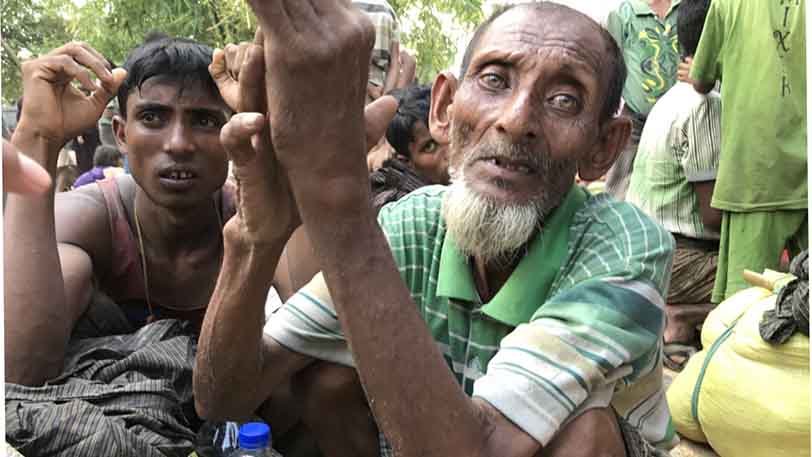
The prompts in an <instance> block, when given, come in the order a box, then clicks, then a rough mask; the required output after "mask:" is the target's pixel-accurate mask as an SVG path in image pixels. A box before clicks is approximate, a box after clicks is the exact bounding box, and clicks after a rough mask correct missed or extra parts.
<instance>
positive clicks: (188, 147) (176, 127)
mask: <svg viewBox="0 0 812 457" xmlns="http://www.w3.org/2000/svg"><path fill="white" fill-rule="evenodd" d="M164 150H165V151H166V152H168V153H169V154H188V153H191V152H193V151H194V150H195V143H194V138H193V136H192V129H191V127H189V126H187V125H186V124H185V123H184V122H181V121H179V120H178V121H175V122H172V124H171V125H170V127H169V131H168V132H167V136H166V139H165V140H164Z"/></svg>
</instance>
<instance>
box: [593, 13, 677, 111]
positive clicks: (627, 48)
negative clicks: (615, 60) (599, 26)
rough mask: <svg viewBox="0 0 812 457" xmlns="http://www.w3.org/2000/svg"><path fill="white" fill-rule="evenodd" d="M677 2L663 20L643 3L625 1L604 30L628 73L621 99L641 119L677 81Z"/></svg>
mask: <svg viewBox="0 0 812 457" xmlns="http://www.w3.org/2000/svg"><path fill="white" fill-rule="evenodd" d="M679 3H680V0H673V1H672V2H671V7H670V8H669V10H668V13H667V14H666V16H665V18H664V19H660V17H659V16H657V14H656V13H654V11H652V10H651V7H649V6H648V4H647V3H646V2H645V1H643V0H626V1H624V2H623V3H621V4H620V6H618V8H617V10H615V11H612V12H611V13H609V19H608V20H607V24H606V27H607V28H608V29H609V33H611V34H612V36H613V37H614V38H615V41H617V44H618V46H619V47H620V50H621V52H622V53H623V59H624V60H625V61H626V69H627V71H628V76H627V77H626V85H625V86H624V87H623V100H624V101H625V102H626V105H627V106H628V107H629V108H630V109H631V110H632V111H634V112H636V113H638V114H641V115H643V116H646V115H648V113H649V111H651V108H652V107H653V106H654V104H655V103H656V102H657V100H658V99H659V98H660V97H661V96H662V95H663V94H665V93H666V92H667V91H668V89H670V88H671V86H673V85H674V83H675V82H676V81H677V66H679V62H680V46H679V42H678V41H677V12H678V6H679Z"/></svg>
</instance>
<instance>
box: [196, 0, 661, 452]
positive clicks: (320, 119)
mask: <svg viewBox="0 0 812 457" xmlns="http://www.w3.org/2000/svg"><path fill="white" fill-rule="evenodd" d="M348 3H349V2H342V1H335V0H307V1H304V0H279V1H273V2H260V1H259V0H256V1H254V2H252V7H253V8H254V11H255V13H256V14H257V17H258V22H259V24H260V26H261V28H262V30H263V31H264V33H265V40H264V42H263V49H264V59H265V64H266V65H265V67H264V68H266V75H265V80H264V81H265V83H266V84H267V87H268V88H269V89H270V88H273V90H268V91H267V101H268V105H267V106H268V111H267V113H265V114H264V115H261V114H247V113H246V114H241V115H238V116H236V117H235V118H234V119H232V121H231V122H230V123H229V125H227V126H226V127H225V128H224V130H223V131H224V135H225V136H226V137H228V136H233V137H235V138H236V137H240V138H242V140H239V138H237V139H234V140H233V141H224V144H227V145H228V144H231V145H233V147H232V148H228V147H227V149H229V150H230V153H231V154H232V155H236V156H239V157H243V158H245V157H249V158H251V159H250V160H238V161H237V163H238V164H239V163H241V164H242V165H239V166H242V167H245V169H244V170H243V172H244V175H243V179H242V180H241V195H242V196H243V202H242V203H241V211H240V212H239V213H238V215H237V216H235V218H234V219H233V220H232V221H231V222H230V223H229V225H228V226H227V227H226V230H225V232H226V235H225V239H226V249H225V254H224V260H223V264H224V265H223V269H222V273H221V275H220V278H219V280H218V284H217V288H216V291H215V293H214V295H213V297H212V302H211V303H210V305H209V308H208V311H207V315H206V320H205V323H204V326H203V331H202V334H201V336H200V346H199V352H198V355H197V366H196V371H195V397H196V401H197V403H196V404H197V408H198V411H199V413H200V414H201V415H202V416H204V417H208V418H210V419H226V418H238V417H243V416H246V415H249V414H250V413H251V412H253V411H254V410H256V408H257V407H258V406H259V405H260V404H261V403H263V402H264V401H265V400H266V399H267V398H268V397H269V395H270V394H271V393H272V391H273V389H274V386H277V385H279V384H280V383H282V382H284V381H287V380H290V379H291V378H293V377H294V376H296V378H295V379H297V381H296V383H295V386H297V388H298V389H299V390H301V391H303V392H305V393H306V394H307V395H305V396H304V397H303V398H304V400H303V401H304V403H303V408H304V409H306V410H312V409H313V408H315V410H316V411H318V413H319V414H318V416H319V417H318V418H317V419H316V422H320V423H322V424H324V423H327V422H331V423H332V424H333V425H334V426H335V427H336V428H334V429H332V430H333V432H332V433H333V439H332V440H327V441H325V440H323V436H317V439H319V440H320V441H319V442H320V443H322V450H323V451H324V453H325V455H328V456H332V455H398V456H415V457H418V456H419V457H423V456H461V457H462V456H464V457H469V456H500V457H519V456H527V457H531V456H568V457H573V456H576V457H577V456H597V455H601V456H660V455H667V453H666V452H665V449H667V448H669V447H671V446H673V445H674V444H675V442H676V440H677V439H676V437H675V434H674V431H673V429H672V428H671V425H670V417H669V412H668V407H667V405H666V403H665V398H664V395H663V388H662V375H661V341H662V333H663V328H664V324H665V314H664V311H663V306H664V304H663V296H664V294H665V292H666V289H667V287H668V281H669V274H670V270H671V257H672V251H673V240H672V238H671V236H670V235H669V234H668V232H666V231H665V230H664V229H662V228H661V227H659V226H658V225H657V224H655V223H654V222H653V221H651V220H650V219H649V218H648V217H646V216H645V215H644V214H643V213H642V212H640V211H639V210H637V209H635V207H633V206H632V205H629V204H626V203H620V202H617V201H614V200H613V199H612V198H611V197H609V196H606V195H598V196H590V195H588V194H587V193H585V192H584V191H583V190H582V189H580V188H579V187H578V186H575V185H574V178H575V174H576V172H578V173H579V174H580V175H581V176H582V177H584V178H585V179H590V178H597V177H599V176H601V175H602V174H603V173H604V172H605V171H606V170H607V169H608V168H609V167H610V166H611V165H612V163H613V161H614V160H615V158H616V157H617V155H618V153H619V152H620V151H621V150H622V149H623V147H624V145H625V143H626V141H627V139H628V137H629V134H630V128H631V125H630V121H629V120H628V119H625V118H622V117H615V116H614V113H615V112H616V111H617V108H618V105H619V102H620V93H621V90H622V87H623V83H624V79H625V67H624V63H623V58H622V56H621V54H620V51H619V49H618V47H617V45H616V43H615V42H614V40H613V39H612V38H611V36H610V35H609V34H608V33H607V32H606V31H605V30H604V29H602V28H601V27H600V26H599V25H598V24H597V23H595V22H594V21H592V20H591V19H589V18H588V17H586V16H584V15H583V14H581V13H578V12H576V11H574V10H572V9H569V8H567V7H563V6H561V5H557V4H554V3H546V2H545V3H532V4H523V5H519V6H515V7H513V8H510V9H508V10H506V11H503V12H501V13H499V14H498V15H497V16H495V17H493V18H491V19H489V20H487V21H486V22H484V23H483V24H482V25H480V27H479V28H478V29H477V31H476V33H475V35H474V37H473V39H472V40H471V43H470V44H469V46H468V48H467V51H466V53H465V58H464V63H463V68H462V71H461V72H460V74H461V75H462V76H461V79H459V80H457V79H456V78H455V77H454V76H453V75H451V74H450V73H443V74H440V75H438V76H437V78H436V79H435V81H434V85H433V89H432V99H431V112H430V119H429V124H430V125H429V127H430V129H431V133H432V137H434V138H435V139H437V140H438V141H441V142H444V143H446V144H448V145H449V155H450V164H451V167H452V170H451V171H452V173H451V175H452V180H453V183H452V184H451V186H449V187H443V186H430V187H426V188H422V189H420V190H418V191H415V192H413V193H412V194H410V195H408V196H406V197H404V198H402V199H401V200H399V201H398V202H395V203H393V204H390V205H388V206H386V207H384V208H383V209H382V210H381V212H380V213H379V215H378V217H377V220H376V218H375V216H374V214H373V211H372V208H371V206H370V204H369V188H368V184H367V177H366V172H365V166H364V163H363V147H364V144H363V142H364V139H363V131H364V129H363V117H362V109H363V99H364V93H363V88H364V87H365V84H364V83H365V78H366V65H365V63H366V62H368V60H369V49H370V47H371V34H370V30H369V26H368V24H365V23H364V21H363V18H362V17H361V16H360V13H358V12H357V11H356V10H353V9H351V8H350V7H349V5H348ZM303 88H307V90H303ZM336 88H342V89H343V90H336ZM266 117H267V118H269V119H266ZM265 122H269V123H270V126H271V127H270V131H271V134H270V143H271V144H272V145H273V148H270V147H268V148H264V149H261V150H255V149H254V147H257V146H258V145H260V144H261V142H258V141H247V140H245V138H247V137H249V136H251V135H254V134H258V133H260V132H261V131H263V130H262V129H265V130H264V131H267V129H266V127H267V125H268V124H266V123H265ZM240 145H241V146H240ZM263 158H265V159H264V160H269V162H268V165H267V166H258V165H257V164H258V163H259V162H257V163H254V162H252V161H256V160H263ZM276 164H278V165H280V166H276ZM239 166H238V168H239ZM269 170H270V171H271V172H269ZM249 178H250V179H249ZM288 189H289V190H288ZM263 192H266V193H267V192H273V194H263ZM288 192H289V193H288ZM263 195H275V196H276V198H275V199H272V198H263ZM284 195H290V200H284V198H282V197H280V196H284ZM294 209H295V210H296V214H297V216H300V217H301V220H302V222H303V224H304V227H305V229H306V231H307V234H308V236H309V237H310V239H311V241H312V243H313V245H314V247H315V252H316V253H317V255H318V257H319V261H320V263H321V267H322V272H321V273H319V274H318V275H316V276H315V277H314V278H313V279H312V281H311V282H310V283H309V284H307V285H306V286H305V287H304V288H303V289H302V290H301V291H299V292H298V293H297V294H295V295H294V296H293V297H292V298H291V299H290V300H289V301H288V302H287V303H286V304H285V305H284V306H283V308H281V309H280V310H279V311H278V312H277V313H276V314H274V315H273V317H271V319H270V320H269V321H268V322H267V324H263V297H264V292H265V290H266V289H267V287H268V285H269V284H270V281H271V278H272V276H273V271H272V270H273V269H272V268H269V266H273V265H276V262H277V261H278V258H279V252H280V251H281V249H282V246H283V245H284V242H285V240H286V238H285V237H286V236H287V235H288V234H289V233H288V231H287V230H285V229H284V228H279V227H275V226H274V225H273V220H272V219H271V220H269V218H267V217H261V215H262V214H274V213H280V212H290V211H292V210H294ZM288 219H289V218H284V220H288ZM263 325H264V326H263ZM324 361H329V362H331V363H332V364H338V365H343V366H344V367H346V368H345V370H347V371H350V372H352V373H357V379H358V380H360V384H361V386H363V390H361V389H360V388H357V387H358V386H357V381H354V382H355V383H356V388H357V390H356V391H354V392H355V394H353V393H352V392H353V391H352V389H344V390H342V386H336V385H335V383H331V382H329V380H327V381H325V376H326V375H325V374H324V372H323V371H321V370H319V369H316V368H317V367H318V366H319V365H320V364H324V363H325V362H324ZM314 369H315V372H314V371H313V370H314ZM345 379H346V378H345ZM351 379H353V380H355V378H351ZM331 389H332V393H334V394H336V393H342V392H343V393H345V394H346V396H345V397H344V401H343V402H341V401H338V402H325V403H320V401H319V400H320V399H323V398H329V397H330V396H329V395H324V391H325V390H326V391H328V393H330V392H329V391H330V390H331ZM353 395H355V396H353ZM314 399H315V400H314ZM333 400H335V396H334V397H333ZM353 401H355V402H360V403H362V404H363V408H360V409H358V408H354V407H351V406H348V405H349V404H350V403H352V402H353ZM336 404H341V405H342V406H340V407H339V406H334V405H336ZM367 408H368V409H367ZM370 410H371V412H372V416H370V415H369V414H368V411H370ZM373 419H374V422H373ZM314 430H316V433H317V435H319V434H320V432H319V431H318V427H316V428H314ZM336 430H337V431H336ZM325 433H326V432H325ZM379 433H380V435H379ZM379 437H380V443H381V446H380V449H379V448H378V442H379V441H378V438H379ZM328 441H329V443H330V445H329V446H327V445H325V444H324V443H325V442H328ZM389 443H391V446H390V444H389Z"/></svg>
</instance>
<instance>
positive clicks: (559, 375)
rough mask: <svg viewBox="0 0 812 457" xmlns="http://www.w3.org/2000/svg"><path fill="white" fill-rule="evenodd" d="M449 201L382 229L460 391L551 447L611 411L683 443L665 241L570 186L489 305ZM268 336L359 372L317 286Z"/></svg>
mask: <svg viewBox="0 0 812 457" xmlns="http://www.w3.org/2000/svg"><path fill="white" fill-rule="evenodd" d="M445 191H446V188H445V187H443V186H429V187H424V188H421V189H419V190H417V191H415V192H413V193H411V194H409V195H408V196H406V197H404V198H402V199H401V200H399V201H397V202H394V203H391V204H389V205H387V206H385V207H384V208H383V209H382V210H381V212H380V214H379V217H378V221H379V223H380V225H381V228H382V229H383V231H384V233H385V235H386V237H387V239H388V241H389V245H390V247H391V249H392V254H393V256H394V258H395V261H396V262H397V264H398V267H399V270H400V273H401V277H402V278H403V280H404V281H405V283H406V284H407V286H408V287H409V289H410V291H411V296H412V299H413V301H414V303H415V305H416V307H417V310H418V311H419V312H420V314H421V316H422V317H423V319H424V320H425V322H426V325H427V326H428V327H429V328H430V330H431V333H432V335H433V336H434V339H435V340H436V341H437V344H438V346H439V347H440V349H441V351H442V353H443V355H444V357H445V360H446V362H447V363H448V366H449V369H450V370H451V372H452V373H453V374H454V375H455V376H456V378H457V380H458V381H459V383H460V385H461V387H462V388H463V389H464V390H465V392H466V393H468V394H469V395H473V396H478V397H482V398H483V399H485V400H486V401H488V402H489V403H490V404H492V405H493V406H494V407H496V408H497V409H498V410H500V412H501V413H502V414H504V415H505V416H506V417H507V418H509V419H510V420H511V421H512V422H513V423H515V424H517V426H519V427H520V428H522V429H523V430H524V431H525V432H527V433H528V434H529V435H531V436H533V437H534V438H535V439H536V440H537V441H538V442H539V443H541V444H542V445H546V444H547V443H548V442H549V441H550V440H551V439H552V437H553V436H554V434H555V433H556V431H557V430H558V429H559V428H560V427H561V426H562V425H563V424H564V423H565V422H566V421H567V420H568V419H569V418H571V417H575V416H576V415H578V414H580V413H581V412H583V411H584V410H586V409H589V408H593V407H606V406H608V405H609V404H612V405H613V406H614V407H615V408H616V410H617V411H618V412H619V414H621V415H623V416H624V417H625V418H626V419H627V420H628V421H629V422H630V423H631V424H632V425H634V426H636V427H638V428H639V429H640V431H641V432H642V434H643V436H645V437H646V439H648V440H649V441H650V442H652V443H653V444H657V445H661V446H663V447H669V446H671V445H673V444H675V443H676V437H675V434H674V431H673V428H672V427H671V421H670V415H669V412H668V406H667V404H666V401H665V396H664V391H663V386H662V373H661V340H662V331H663V328H664V325H665V314H664V301H663V298H662V297H663V296H664V295H665V292H666V289H667V287H668V281H669V279H670V270H671V256H672V252H673V239H672V237H671V236H670V234H669V233H668V232H667V231H665V230H664V229H662V228H661V227H660V226H658V225H657V224H656V223H654V222H653V221H652V220H651V219H649V218H648V217H647V216H645V215H644V214H643V213H642V212H641V211H639V210H638V209H636V208H635V207H634V206H632V205H629V204H627V203H620V202H617V201H615V200H613V199H612V198H611V197H609V196H607V195H605V194H603V195H598V196H587V195H586V194H585V193H584V192H583V191H582V190H581V189H580V188H578V187H576V186H573V188H572V189H571V190H570V192H569V193H568V195H567V198H566V199H565V201H564V203H563V204H562V205H561V206H560V207H559V208H558V209H556V211H555V212H554V213H553V214H552V215H551V217H549V218H548V220H547V222H546V223H545V228H544V229H543V230H542V231H541V232H540V233H539V234H538V235H537V236H536V237H535V239H534V240H532V241H531V243H530V244H529V246H528V251H527V254H526V255H525V257H524V258H523V259H522V260H521V261H520V262H519V264H518V266H517V267H516V269H515V270H514V272H513V273H512V274H511V276H510V278H508V280H507V282H506V283H505V285H504V286H503V287H502V288H501V289H500V290H499V292H498V293H497V294H496V296H495V297H494V298H493V299H492V300H491V301H490V302H489V303H482V300H480V299H479V296H478V294H477V291H476V288H475V286H474V280H473V276H472V270H471V268H470V263H469V259H467V258H464V257H463V256H462V255H461V254H460V252H459V250H458V249H457V248H456V246H455V245H454V241H453V239H452V238H451V237H450V235H448V234H447V232H446V225H445V222H444V220H443V217H442V204H443V196H444V195H445ZM567 212H569V214H565V213H567ZM562 237H563V238H562ZM557 250H558V251H560V252H559V254H560V255H558V256H557V255H556V251H557ZM556 257H560V259H559V260H558V261H556V260H555V258H556ZM265 333H266V334H268V335H269V336H271V337H272V338H274V339H275V340H276V341H278V342H279V343H280V344H282V345H284V346H285V347H287V348H289V349H291V350H293V351H296V352H299V353H303V354H306V355H309V356H312V357H315V358H318V359H322V360H329V361H332V362H337V363H340V364H344V365H347V366H353V365H354V364H353V359H352V354H351V352H350V351H349V349H348V346H347V342H346V340H345V338H344V334H343V333H342V331H341V326H340V324H339V321H338V319H337V316H336V313H335V311H334V307H333V306H332V300H331V298H330V294H329V291H328V289H327V285H326V283H325V281H324V278H323V276H322V275H321V274H318V275H316V276H315V277H314V278H313V280H312V281H311V282H310V283H309V284H308V285H306V286H305V287H304V288H303V289H302V290H301V291H299V292H298V293H297V294H295V295H294V296H293V297H291V298H290V300H288V302H287V303H285V305H284V306H283V307H282V308H281V309H280V310H279V311H278V312H277V313H275V314H274V315H273V317H272V318H271V319H270V320H269V321H268V323H267V324H266V326H265ZM438 407H441V406H440V405H438Z"/></svg>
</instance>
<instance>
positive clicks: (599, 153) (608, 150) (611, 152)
mask: <svg viewBox="0 0 812 457" xmlns="http://www.w3.org/2000/svg"><path fill="white" fill-rule="evenodd" d="M631 134H632V121H631V120H630V119H629V118H628V117H626V116H619V117H615V118H612V119H610V120H608V121H607V122H605V123H604V124H603V127H601V136H600V138H599V139H598V142H597V143H595V146H594V147H593V149H592V151H590V152H589V153H588V154H587V155H585V156H584V157H582V158H581V159H579V160H578V176H580V177H581V179H583V180H584V181H595V180H597V179H600V178H601V177H602V176H603V175H604V174H606V172H607V171H609V169H610V168H612V165H613V164H614V163H615V160H617V158H618V156H619V155H620V153H621V152H623V149H625V148H626V145H627V144H628V142H629V137H630V136H631Z"/></svg>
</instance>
